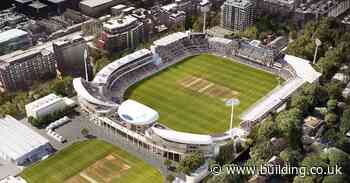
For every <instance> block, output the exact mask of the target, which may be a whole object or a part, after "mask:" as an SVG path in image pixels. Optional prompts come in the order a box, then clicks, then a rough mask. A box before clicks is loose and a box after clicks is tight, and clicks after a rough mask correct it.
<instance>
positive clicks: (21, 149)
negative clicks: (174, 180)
mask: <svg viewBox="0 0 350 183" xmlns="http://www.w3.org/2000/svg"><path fill="white" fill-rule="evenodd" d="M48 143H49V141H48V140H47V139H46V138H44V137H43V136H41V135H39V134H38V133H36V132H34V131H33V130H31V129H30V128H29V127H27V126H25V125H24V124H22V123H21V122H19V121H17V120H16V119H14V118H13V117H11V116H6V117H5V118H2V119H0V153H3V154H5V155H6V156H8V157H10V158H11V159H13V160H17V159H19V158H21V157H22V156H23V155H26V154H28V153H30V152H32V151H33V150H35V149H37V148H38V147H41V146H43V145H46V144H48Z"/></svg>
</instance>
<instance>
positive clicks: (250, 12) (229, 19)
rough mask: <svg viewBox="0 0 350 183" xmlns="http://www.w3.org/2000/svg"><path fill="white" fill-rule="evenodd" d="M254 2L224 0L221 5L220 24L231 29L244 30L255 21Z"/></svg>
mask: <svg viewBox="0 0 350 183" xmlns="http://www.w3.org/2000/svg"><path fill="white" fill-rule="evenodd" d="M255 16H256V4H255V2H254V1H252V0H226V1H225V3H224V4H223V5H222V6H221V25H222V26H223V27H224V28H227V29H230V30H233V31H244V30H246V29H247V28H248V27H250V26H252V25H253V24H254V22H255Z"/></svg>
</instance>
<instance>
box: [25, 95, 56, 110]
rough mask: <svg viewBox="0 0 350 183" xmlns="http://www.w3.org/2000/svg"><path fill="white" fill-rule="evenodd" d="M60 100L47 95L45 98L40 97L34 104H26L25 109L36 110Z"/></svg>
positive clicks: (54, 96)
mask: <svg viewBox="0 0 350 183" xmlns="http://www.w3.org/2000/svg"><path fill="white" fill-rule="evenodd" d="M60 100H62V98H61V97H59V96H57V95H55V94H49V95H47V96H45V97H42V98H40V99H38V100H35V101H34V102H31V103H29V104H27V105H26V106H25V107H26V108H31V109H37V108H43V107H46V106H50V105H52V104H53V103H56V102H58V101H60Z"/></svg>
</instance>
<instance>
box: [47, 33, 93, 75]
mask: <svg viewBox="0 0 350 183" xmlns="http://www.w3.org/2000/svg"><path fill="white" fill-rule="evenodd" d="M53 50H54V51H55V56H56V59H57V70H58V72H59V74H60V75H71V76H75V77H84V78H85V75H86V68H89V61H88V60H84V53H85V50H88V46H87V44H86V41H85V39H84V38H83V37H82V36H80V35H77V36H74V37H71V38H64V39H59V40H57V41H55V42H54V43H53ZM85 61H87V62H86V63H85ZM85 64H87V65H85ZM87 70H88V72H89V69H87Z"/></svg>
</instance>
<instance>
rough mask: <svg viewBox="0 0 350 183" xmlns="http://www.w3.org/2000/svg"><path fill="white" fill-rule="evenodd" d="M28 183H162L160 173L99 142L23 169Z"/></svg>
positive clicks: (83, 144)
mask: <svg viewBox="0 0 350 183" xmlns="http://www.w3.org/2000/svg"><path fill="white" fill-rule="evenodd" d="M21 176H22V177H23V178H24V179H25V180H27V182H28V183H39V182H42V183H144V182H145V181H146V182H147V181H149V180H151V182H152V183H153V182H154V183H162V182H163V178H162V176H161V174H160V172H159V171H157V170H156V169H154V168H152V167H151V166H150V165H148V164H146V163H145V162H143V161H142V160H140V159H137V158H136V157H134V156H132V155H130V154H128V153H127V152H125V151H123V150H121V149H119V148H117V147H115V146H113V145H111V144H108V143H105V142H103V141H100V140H90V141H84V142H79V143H76V144H73V145H71V146H69V147H68V148H66V149H64V150H62V151H61V152H59V153H58V154H56V155H54V156H53V157H51V158H49V159H47V160H45V161H42V162H40V163H39V164H37V165H35V166H33V167H31V168H28V169H25V170H24V171H23V173H22V174H21Z"/></svg>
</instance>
